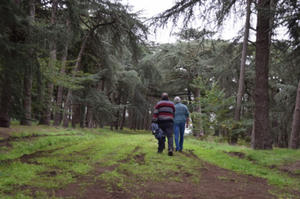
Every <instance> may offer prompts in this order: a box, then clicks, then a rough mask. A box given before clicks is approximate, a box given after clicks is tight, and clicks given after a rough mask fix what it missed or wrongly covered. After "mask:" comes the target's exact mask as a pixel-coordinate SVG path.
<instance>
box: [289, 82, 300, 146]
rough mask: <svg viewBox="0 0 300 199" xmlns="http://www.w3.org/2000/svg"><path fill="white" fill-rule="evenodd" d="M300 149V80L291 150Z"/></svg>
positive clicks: (290, 144) (290, 143)
mask: <svg viewBox="0 0 300 199" xmlns="http://www.w3.org/2000/svg"><path fill="white" fill-rule="evenodd" d="M299 147H300V80H299V84H298V90H297V98H296V105H295V110H294V116H293V124H292V133H291V137H290V142H289V148H291V149H298V148H299Z"/></svg>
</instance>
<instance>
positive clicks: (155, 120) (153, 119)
mask: <svg viewBox="0 0 300 199" xmlns="http://www.w3.org/2000/svg"><path fill="white" fill-rule="evenodd" d="M157 120H158V109H157V106H155V107H154V111H153V116H152V122H153V123H157Z"/></svg>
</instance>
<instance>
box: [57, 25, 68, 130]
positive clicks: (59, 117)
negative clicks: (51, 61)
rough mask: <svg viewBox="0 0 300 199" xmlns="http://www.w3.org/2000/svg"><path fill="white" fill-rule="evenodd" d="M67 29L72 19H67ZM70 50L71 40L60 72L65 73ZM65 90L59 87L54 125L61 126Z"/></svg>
mask: <svg viewBox="0 0 300 199" xmlns="http://www.w3.org/2000/svg"><path fill="white" fill-rule="evenodd" d="M66 26H67V29H68V30H69V31H70V28H69V27H70V21H69V20H67V22H66ZM68 50H69V41H67V42H66V44H65V49H64V52H63V56H62V63H61V69H60V73H61V74H65V71H66V62H67V58H68ZM63 91H64V88H63V87H62V86H58V88H57V100H56V111H55V114H54V126H59V125H60V123H61V120H62V113H63V111H62V100H63Z"/></svg>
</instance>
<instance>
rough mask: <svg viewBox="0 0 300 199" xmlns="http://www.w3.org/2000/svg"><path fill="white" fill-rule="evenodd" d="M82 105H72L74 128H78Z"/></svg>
mask: <svg viewBox="0 0 300 199" xmlns="http://www.w3.org/2000/svg"><path fill="white" fill-rule="evenodd" d="M80 109H81V105H80V104H73V105H72V127H73V128H76V124H78V123H79V122H80V116H81V114H80V112H81V110H80Z"/></svg>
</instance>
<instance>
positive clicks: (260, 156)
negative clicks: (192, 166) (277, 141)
mask: <svg viewBox="0 0 300 199" xmlns="http://www.w3.org/2000/svg"><path fill="white" fill-rule="evenodd" d="M186 143H187V144H186V148H188V149H189V150H192V151H194V153H195V154H196V155H197V156H198V157H200V158H201V159H203V160H205V161H207V162H210V163H212V164H215V165H217V166H219V167H222V168H226V169H229V170H232V171H235V172H238V173H241V174H247V175H253V176H257V177H262V178H265V179H267V180H268V182H269V183H270V184H273V185H278V186H279V187H285V186H288V187H296V189H297V190H298V191H299V190H300V180H299V179H296V178H292V177H289V176H288V175H287V174H285V173H282V172H280V171H279V170H278V169H276V168H274V169H271V168H270V166H271V165H276V166H279V165H283V164H287V163H292V162H295V161H297V160H298V161H299V160H300V150H290V149H274V150H252V149H250V148H247V147H241V146H230V145H228V144H222V143H215V142H199V141H197V140H195V139H189V140H188V141H187V142H186ZM228 152H241V153H244V154H245V155H246V156H245V158H238V157H233V156H230V155H228V154H227V153H228Z"/></svg>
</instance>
